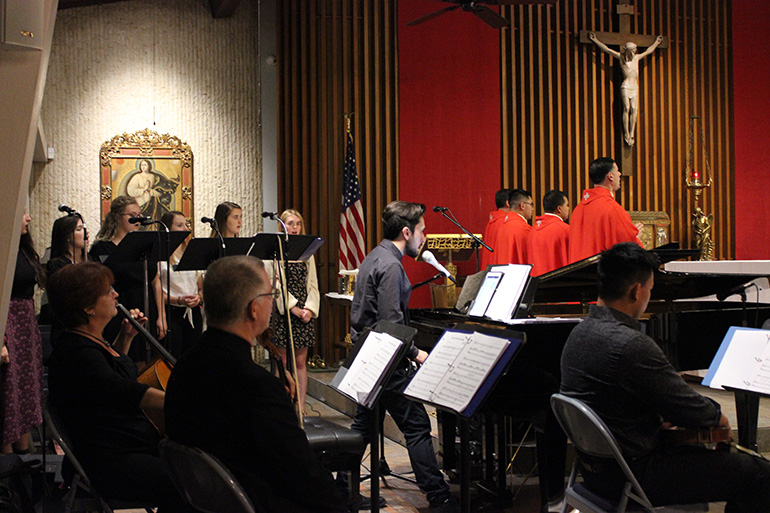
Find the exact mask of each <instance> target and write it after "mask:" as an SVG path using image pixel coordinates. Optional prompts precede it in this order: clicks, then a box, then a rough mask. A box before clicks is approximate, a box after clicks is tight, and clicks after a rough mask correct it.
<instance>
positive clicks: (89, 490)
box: [43, 398, 153, 513]
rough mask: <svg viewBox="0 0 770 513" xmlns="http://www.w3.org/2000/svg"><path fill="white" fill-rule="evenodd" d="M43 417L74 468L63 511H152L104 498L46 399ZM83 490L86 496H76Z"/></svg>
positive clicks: (103, 512)
mask: <svg viewBox="0 0 770 513" xmlns="http://www.w3.org/2000/svg"><path fill="white" fill-rule="evenodd" d="M43 419H44V420H45V423H46V424H47V426H48V429H49V431H50V432H51V436H52V437H53V440H54V442H56V443H57V444H58V445H59V447H61V448H62V450H63V451H64V456H65V458H67V460H68V461H69V462H70V463H71V464H72V466H73V468H74V469H75V475H74V476H73V477H72V482H71V483H70V489H69V490H68V491H67V493H66V494H65V495H64V498H63V501H64V513H72V512H87V511H100V512H102V513H113V509H137V508H139V509H144V510H145V511H147V513H152V512H153V508H152V507H151V506H147V505H146V504H137V503H133V502H129V501H116V500H111V499H110V500H105V499H104V498H103V497H102V496H101V495H100V494H99V492H97V491H96V489H95V488H94V487H93V485H92V484H91V481H90V480H89V479H88V475H87V474H86V471H85V469H84V468H83V466H82V465H81V464H80V462H79V461H78V459H77V457H76V456H75V453H74V452H73V450H72V441H71V439H70V437H69V435H68V434H67V431H66V429H65V428H64V424H63V423H62V421H61V417H60V416H59V415H58V412H57V411H56V408H54V407H53V406H52V405H51V404H50V403H49V401H48V398H45V399H44V400H43ZM79 491H80V492H83V493H86V494H87V495H88V497H78V496H77V495H78V492H79Z"/></svg>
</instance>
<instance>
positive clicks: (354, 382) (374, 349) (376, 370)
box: [338, 331, 403, 405]
mask: <svg viewBox="0 0 770 513" xmlns="http://www.w3.org/2000/svg"><path fill="white" fill-rule="evenodd" d="M402 344H403V342H401V341H400V340H398V339H397V338H395V337H393V336H391V335H388V334H387V333H377V332H375V331H373V332H371V333H369V336H368V337H366V340H365V341H364V343H363V345H362V347H361V349H360V350H359V351H358V354H357V355H356V358H355V360H353V364H352V365H351V366H350V369H348V372H347V374H345V377H344V379H343V380H342V382H341V383H340V384H339V387H338V388H339V390H340V391H341V392H343V393H345V394H347V395H348V396H350V397H352V398H354V399H355V400H356V402H358V403H359V404H361V405H366V404H367V402H368V398H369V395H370V394H371V392H372V391H373V390H374V388H375V386H376V385H377V382H378V380H379V379H380V378H381V377H382V375H383V373H384V372H385V370H386V368H387V366H388V364H389V363H390V362H391V361H392V360H393V358H394V357H395V356H396V353H397V352H398V349H399V348H400V347H401V345H402Z"/></svg>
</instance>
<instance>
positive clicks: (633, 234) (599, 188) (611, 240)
mask: <svg viewBox="0 0 770 513" xmlns="http://www.w3.org/2000/svg"><path fill="white" fill-rule="evenodd" d="M588 177H589V178H590V179H591V183H593V184H594V187H593V188H592V189H586V190H585V191H583V195H582V196H581V201H580V204H579V205H578V206H576V207H575V210H574V211H573V212H572V220H571V221H570V246H569V260H570V262H576V261H578V260H582V259H584V258H588V257H590V256H593V255H596V254H598V253H601V252H602V251H604V250H605V249H609V248H611V247H612V246H614V245H615V244H618V243H619V242H636V243H637V244H639V245H640V246H641V245H642V243H641V241H640V240H639V233H640V232H641V230H642V228H643V227H644V225H642V224H641V223H638V224H634V223H632V222H631V216H630V215H629V214H628V212H626V210H625V209H624V208H623V207H621V206H620V205H619V204H618V202H617V201H615V191H617V190H618V189H620V179H621V175H620V170H618V165H617V164H616V163H615V161H614V160H612V159H611V158H608V157H602V158H598V159H596V160H594V161H593V162H591V166H590V168H589V169H588Z"/></svg>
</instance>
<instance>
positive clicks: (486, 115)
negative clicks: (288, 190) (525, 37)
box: [398, 0, 501, 308]
mask: <svg viewBox="0 0 770 513" xmlns="http://www.w3.org/2000/svg"><path fill="white" fill-rule="evenodd" d="M445 6H446V4H442V3H441V2H436V1H430V0H409V1H402V2H399V12H398V23H399V27H398V45H399V48H398V51H399V115H400V124H399V126H400V138H399V154H400V159H399V199H401V200H404V201H414V202H418V203H425V205H426V206H427V207H428V210H429V212H428V213H427V214H426V216H425V221H426V225H427V232H429V233H459V229H457V228H456V227H455V226H454V225H452V224H451V223H450V222H449V221H447V220H446V219H444V218H443V217H442V216H441V215H440V214H437V213H434V212H433V211H432V210H431V208H432V207H433V206H434V205H441V206H447V207H450V208H451V209H452V212H454V214H455V216H456V217H457V218H458V219H459V220H460V222H461V223H462V224H463V225H465V226H466V227H467V228H468V229H469V230H471V231H473V232H474V233H482V232H483V230H484V226H485V224H486V218H487V213H488V212H489V211H491V210H494V194H495V192H496V191H497V190H498V189H499V188H500V184H501V178H500V176H501V171H500V165H501V164H500V162H501V145H500V133H501V130H500V116H501V113H500V35H499V32H498V31H497V30H495V29H492V28H491V27H489V26H487V25H486V24H485V23H484V22H482V21H481V20H480V19H478V18H476V17H475V16H474V15H472V14H471V13H467V12H462V11H460V10H456V11H452V12H450V13H447V14H444V15H442V16H440V17H437V18H434V19H433V20H431V21H428V22H426V23H424V24H421V25H417V26H413V27H407V26H406V25H405V24H406V22H408V21H410V20H413V19H415V18H419V17H420V16H422V15H424V14H427V13H429V12H431V11H434V10H438V9H441V8H443V7H445ZM475 266H476V264H475V259H474V260H473V261H472V262H470V263H467V264H463V265H461V266H460V274H461V275H467V274H470V273H473V272H475V269H476V267H475ZM404 267H405V268H406V271H407V273H408V274H409V278H410V280H411V281H412V283H416V282H418V281H422V280H423V279H427V278H429V277H430V276H431V275H432V274H435V271H433V268H432V267H430V266H428V265H427V264H424V263H422V262H415V261H413V260H412V259H410V258H405V259H404ZM410 306H411V307H413V308H424V307H428V306H430V295H429V290H428V287H423V288H422V289H418V290H415V291H414V293H413V295H412V301H411V305H410Z"/></svg>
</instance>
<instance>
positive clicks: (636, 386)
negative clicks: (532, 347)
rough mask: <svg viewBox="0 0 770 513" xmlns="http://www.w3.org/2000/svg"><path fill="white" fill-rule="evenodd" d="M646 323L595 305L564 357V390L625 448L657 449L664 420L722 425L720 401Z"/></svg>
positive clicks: (635, 453)
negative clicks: (671, 357) (681, 367)
mask: <svg viewBox="0 0 770 513" xmlns="http://www.w3.org/2000/svg"><path fill="white" fill-rule="evenodd" d="M640 328H641V325H640V324H639V322H638V321H637V320H635V319H633V318H632V317H629V316H627V315H625V314H624V313H622V312H619V311H617V310H613V309H611V308H607V307H603V306H592V307H591V310H590V312H589V314H588V317H587V318H586V319H585V320H584V321H583V322H581V323H580V324H579V325H578V326H576V327H575V329H573V330H572V333H571V334H570V336H569V338H568V339H567V343H566V345H565V346H564V351H563V352H562V356H561V391H562V393H563V394H565V395H568V396H571V397H575V398H577V399H580V400H581V401H583V402H585V403H586V404H587V405H588V406H590V407H591V408H592V409H593V410H594V411H595V412H596V413H597V414H598V415H599V416H600V417H601V418H602V420H604V422H605V423H606V424H607V427H609V429H610V431H612V434H613V435H615V438H616V439H617V441H618V443H619V444H620V447H621V449H622V450H623V453H624V454H625V455H626V456H627V457H631V458H636V457H639V456H644V455H647V454H649V453H650V452H652V451H653V449H654V448H655V447H656V444H657V443H658V435H659V430H660V425H661V422H662V420H666V421H668V422H671V423H672V424H674V425H677V426H681V427H689V428H694V427H699V426H716V425H717V424H719V419H720V418H721V410H720V407H719V405H718V404H717V403H715V402H714V401H712V400H711V399H708V398H706V397H703V396H702V395H700V394H698V393H696V392H695V391H694V390H693V389H692V388H690V386H689V385H687V383H685V382H684V380H683V379H682V378H681V377H680V376H679V375H678V374H677V373H676V371H675V370H674V368H673V367H672V366H671V364H670V363H669V361H668V360H667V359H666V357H665V355H664V354H663V351H661V350H660V348H659V347H658V345H657V344H656V343H655V341H654V340H653V339H651V338H650V337H648V336H647V335H644V334H642V333H641V332H640V331H639V329H640Z"/></svg>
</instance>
